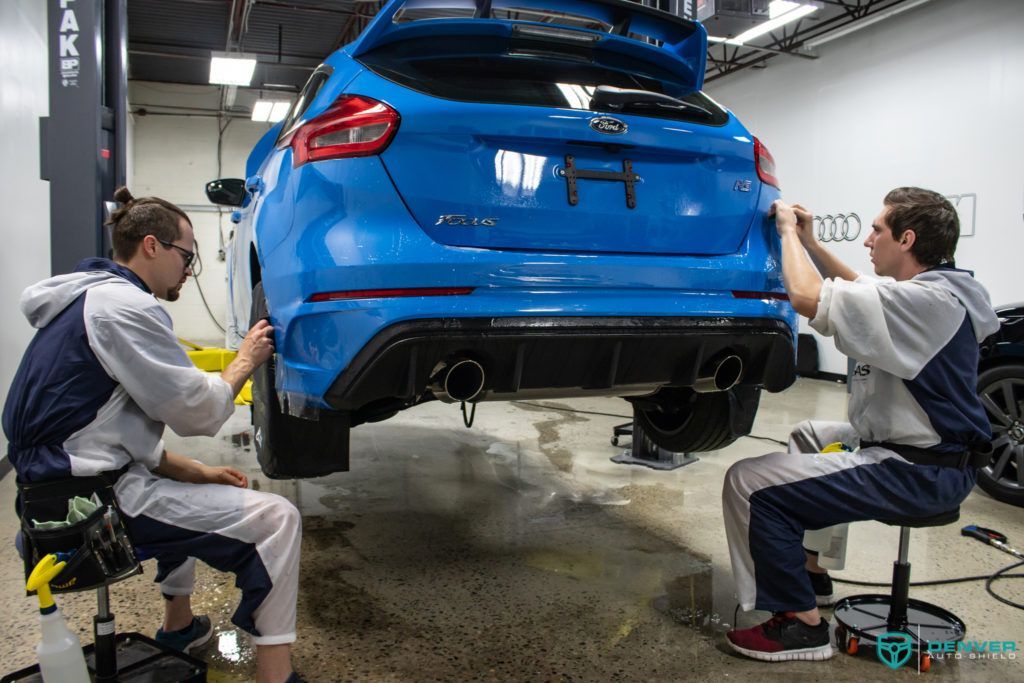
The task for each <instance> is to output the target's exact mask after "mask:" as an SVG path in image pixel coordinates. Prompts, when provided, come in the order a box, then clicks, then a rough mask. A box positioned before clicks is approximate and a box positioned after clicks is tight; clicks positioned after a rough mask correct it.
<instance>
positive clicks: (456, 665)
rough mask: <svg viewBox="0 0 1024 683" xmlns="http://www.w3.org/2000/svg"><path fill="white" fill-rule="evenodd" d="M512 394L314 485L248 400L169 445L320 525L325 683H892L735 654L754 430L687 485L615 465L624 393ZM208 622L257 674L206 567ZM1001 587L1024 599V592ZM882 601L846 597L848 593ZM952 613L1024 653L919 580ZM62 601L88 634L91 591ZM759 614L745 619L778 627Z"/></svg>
mask: <svg viewBox="0 0 1024 683" xmlns="http://www.w3.org/2000/svg"><path fill="white" fill-rule="evenodd" d="M845 402H846V394H845V388H844V387H843V386H841V385H836V384H831V383H828V382H822V381H811V380H801V381H800V382H798V383H797V384H796V385H795V386H794V387H793V388H791V389H790V390H788V391H787V392H785V393H783V394H777V395H767V394H766V395H765V396H764V398H763V399H762V404H761V406H762V407H761V411H760V413H759V415H758V419H757V423H756V424H755V428H754V434H756V435H760V436H767V437H773V438H779V439H785V438H786V436H787V434H788V430H789V427H790V425H792V424H793V423H795V422H797V421H799V420H801V419H805V418H808V417H812V418H817V419H841V418H842V417H843V414H844V411H845ZM538 403H542V404H544V405H546V406H549V407H546V408H542V407H537V406H536V405H524V404H512V403H493V404H486V403H485V404H482V405H481V406H480V407H479V408H478V410H477V419H476V425H475V426H474V428H473V429H465V428H464V427H463V426H462V423H461V417H460V416H459V414H458V409H457V407H455V406H449V405H443V404H439V403H434V404H430V405H426V406H421V407H419V408H416V409H413V410H411V411H407V412H405V413H403V414H401V415H399V416H398V417H396V418H394V419H392V420H389V421H387V422H383V423H379V424H374V425H367V426H361V427H359V428H357V429H355V430H354V431H353V440H352V441H353V443H352V454H353V455H352V471H351V472H349V473H342V474H337V475H333V476H331V477H326V478H322V479H316V480H308V481H299V482H274V481H268V480H267V479H265V478H264V477H263V476H262V474H261V473H260V472H259V470H258V468H257V466H256V463H255V457H254V455H253V453H252V451H251V449H249V448H248V447H246V446H245V445H243V444H244V443H246V442H247V439H248V437H247V432H246V430H247V429H248V426H249V425H248V409H239V411H238V412H237V413H236V415H235V416H234V418H232V420H231V421H230V422H229V423H228V425H226V426H225V428H224V430H223V431H222V433H221V435H219V436H218V437H216V438H212V439H207V438H194V439H187V440H186V439H179V438H177V437H175V436H174V435H169V438H168V445H169V447H170V448H171V449H172V450H177V451H179V452H184V453H188V454H191V455H193V456H196V457H199V458H201V459H204V460H206V461H207V462H217V463H223V464H230V465H233V466H235V467H238V468H240V469H243V470H245V471H246V472H247V473H248V474H249V475H250V477H251V478H252V479H253V480H254V485H258V486H259V487H260V488H262V489H264V490H272V491H275V492H278V493H281V494H282V495H285V496H287V497H288V498H290V499H291V500H292V501H294V502H295V503H296V505H297V506H298V507H299V509H300V510H301V511H302V513H303V523H304V529H305V531H304V538H303V556H302V578H301V586H300V594H299V626H298V631H299V642H298V644H297V646H296V648H295V663H296V666H297V668H298V669H299V671H300V672H301V673H303V674H304V675H305V676H306V677H307V678H308V679H309V680H311V681H464V680H482V681H492V680H493V681H607V680H619V681H679V680H697V681H701V680H715V681H718V680H723V679H729V680H753V679H757V678H764V677H771V678H773V679H775V678H783V677H787V678H798V679H802V680H829V681H864V680H895V679H896V678H904V679H905V678H906V677H907V676H914V675H917V672H916V671H915V670H913V669H912V668H910V667H909V665H908V667H905V668H904V669H902V670H900V671H896V672H894V671H891V670H889V669H888V668H886V667H885V666H884V665H883V664H881V663H880V662H879V661H878V660H877V659H876V658H875V656H874V653H873V651H872V650H869V649H865V650H864V651H862V652H861V653H860V654H859V655H858V656H856V657H850V656H847V655H842V654H837V655H836V656H835V657H834V658H833V659H832V660H830V661H829V662H825V663H815V662H789V663H780V664H766V663H761V662H755V661H751V660H748V659H744V658H742V657H740V656H738V655H735V654H733V653H732V652H731V651H730V650H729V649H728V647H727V646H726V645H725V642H724V636H723V633H724V631H725V630H727V629H728V628H730V625H731V624H733V621H734V619H733V615H734V610H735V606H736V603H735V598H734V594H733V590H734V587H733V581H732V576H731V572H730V569H729V559H728V552H727V548H726V545H725V536H724V531H723V527H722V518H721V503H720V492H721V484H722V478H723V476H724V474H725V471H726V469H727V468H728V467H729V465H731V464H732V463H733V462H735V461H736V460H738V459H740V458H744V457H749V456H753V455H759V454H762V453H764V452H768V451H771V450H776V449H777V447H776V446H775V445H773V444H772V443H770V442H766V441H759V440H756V439H751V438H745V439H741V440H739V441H738V442H737V443H736V444H734V445H732V446H731V447H729V448H728V449H725V450H723V451H721V452H718V453H713V454H707V455H703V456H701V459H700V461H699V462H698V463H696V464H694V465H691V466H688V467H685V468H683V469H681V470H676V471H674V472H668V473H663V472H655V471H652V470H649V469H646V468H640V467H631V466H625V465H616V464H613V463H611V462H609V457H611V456H612V455H615V454H616V453H617V452H618V450H619V449H616V448H613V447H612V446H610V445H609V441H608V439H609V436H610V434H611V430H612V426H613V425H615V424H618V423H621V422H623V421H624V420H623V419H622V418H617V417H611V416H603V415H593V414H583V413H574V412H567V411H565V410H555V409H554V408H556V407H558V408H567V409H568V408H571V409H574V410H586V411H595V412H603V413H617V414H619V415H626V414H627V413H628V406H627V404H626V403H625V402H623V401H621V400H616V399H589V400H571V401H543V402H538ZM13 480H14V477H13V475H8V476H7V477H6V478H5V479H4V480H3V481H2V482H0V509H3V510H4V511H5V513H4V514H3V515H2V518H0V536H2V537H3V538H11V537H12V536H13V534H14V531H15V528H16V523H15V518H14V514H13V501H14V481H13ZM970 523H974V524H978V525H980V526H986V527H991V528H995V529H999V530H1001V531H1003V532H1004V533H1006V534H1007V536H1009V538H1010V543H1011V545H1016V546H1018V547H1020V546H1024V515H1022V514H1021V510H1020V509H1019V508H1014V507H1010V506H1007V505H1004V504H1002V503H998V502H996V501H994V500H992V499H990V498H989V497H987V496H986V495H985V494H984V493H982V492H980V491H977V492H975V493H974V494H972V495H971V496H970V498H968V499H967V501H965V503H964V505H963V506H962V516H961V522H960V523H958V524H954V525H950V526H947V527H941V528H931V529H921V530H917V531H914V532H913V534H912V543H911V545H912V547H911V562H912V563H913V566H914V573H913V578H914V579H915V580H929V579H932V580H933V579H942V578H949V577H955V576H966V575H975V574H988V573H991V572H993V571H995V570H997V569H999V568H1001V567H1004V566H1006V565H1008V564H1010V562H1011V560H1012V559H1013V558H1011V557H1010V556H1009V555H1006V554H1004V553H1000V552H999V551H997V550H995V549H991V548H987V547H985V546H983V545H982V544H980V543H978V542H977V541H973V540H969V539H965V538H962V537H961V536H960V527H961V526H962V525H964V524H970ZM897 539H898V530H897V529H895V528H891V527H887V526H884V525H881V524H877V523H872V522H867V523H862V524H858V525H855V526H854V527H853V529H852V533H851V537H850V553H849V560H848V566H847V569H846V570H845V571H844V572H841V573H837V574H835V575H836V576H837V577H843V576H845V577H848V578H855V579H862V580H876V581H888V580H889V574H890V571H891V563H892V560H893V559H894V557H895V555H896V545H897ZM145 570H146V571H145V575H144V576H141V577H135V578H133V579H130V580H128V581H125V582H122V583H120V584H117V585H115V586H114V587H113V588H112V608H113V611H114V612H115V614H116V615H117V619H118V621H117V623H118V629H119V630H121V631H142V632H145V633H149V634H152V632H153V631H155V630H156V628H157V626H158V625H159V619H160V616H159V615H160V614H161V609H162V608H161V598H160V596H159V592H158V590H157V588H156V586H155V585H153V584H152V577H153V574H154V571H155V569H154V567H153V565H152V563H147V564H146V566H145ZM0 589H2V591H3V594H4V595H6V596H7V600H6V604H7V605H8V607H7V616H6V617H5V618H3V619H2V620H0V661H2V662H3V666H2V667H0V669H2V670H3V671H11V670H14V669H16V668H19V667H21V666H25V665H27V664H29V663H31V662H32V661H33V658H34V652H33V646H34V644H35V642H36V640H37V638H38V626H37V623H36V612H35V608H34V603H35V600H34V599H31V600H30V599H27V598H25V597H23V592H22V575H21V565H20V561H19V560H18V559H17V557H16V553H15V551H14V550H13V548H12V547H11V546H9V545H7V546H6V547H5V549H4V550H3V551H2V553H0ZM198 589H199V592H198V593H197V596H196V599H195V605H196V608H197V611H199V612H200V613H202V612H207V613H209V614H210V615H211V617H212V618H213V620H214V623H215V624H216V636H215V639H214V642H213V644H212V645H211V646H209V647H208V648H206V649H205V650H203V651H201V652H202V655H201V656H203V657H204V658H205V659H206V660H207V661H208V662H209V664H210V669H211V671H210V676H209V680H210V681H213V682H218V681H244V680H250V679H251V678H252V675H253V671H254V669H253V652H252V648H251V646H250V644H249V643H248V640H247V638H246V637H245V635H244V634H242V633H240V632H239V631H237V630H236V629H234V627H233V626H232V625H231V623H230V621H229V619H230V615H231V613H232V611H233V610H234V607H235V604H236V602H237V597H238V592H237V590H236V589H235V588H234V586H233V583H232V581H231V580H230V579H229V578H228V577H227V576H225V575H221V574H218V573H217V572H214V571H212V570H209V569H207V568H205V567H202V568H201V569H200V572H199V581H198ZM998 590H999V591H1000V592H1001V593H1002V594H1004V595H1006V596H1007V597H1009V598H1011V599H1013V600H1016V601H1018V602H1021V601H1024V582H1021V581H1020V580H1010V581H1005V582H1002V583H1001V584H999V586H998ZM857 592H874V590H873V589H866V590H865V589H858V588H856V587H852V586H843V585H840V586H839V593H840V595H850V594H854V593H857ZM911 595H912V596H914V597H917V598H920V599H924V600H931V601H934V602H937V603H938V604H940V605H942V606H944V607H946V608H948V609H950V610H952V611H953V612H955V613H956V614H958V615H959V616H960V617H961V618H963V619H964V620H965V621H966V623H967V625H968V638H973V639H977V640H989V639H993V640H999V641H1015V642H1016V643H1017V646H1018V647H1019V648H1024V628H1022V626H1024V620H1022V614H1021V612H1020V611H1018V610H1015V609H1013V608H1011V607H1008V606H1006V605H1003V604H1000V603H998V602H996V601H995V600H993V599H992V598H991V597H989V596H988V595H987V594H986V593H985V590H984V584H983V582H980V581H976V582H973V583H967V584H957V585H952V586H941V587H935V588H918V589H912V592H911ZM58 603H59V604H60V606H61V607H62V609H63V610H64V612H65V613H66V614H68V615H69V616H70V619H71V621H72V623H73V625H74V627H76V628H77V629H78V632H79V633H80V634H81V636H82V639H83V642H87V641H89V640H90V639H91V633H90V629H91V621H90V619H91V615H92V614H93V612H95V599H94V594H92V593H86V594H77V595H65V596H60V597H59V598H58ZM766 617H767V615H765V614H761V613H752V614H742V615H740V618H739V621H740V624H741V625H743V626H746V625H752V624H755V623H758V622H759V621H761V620H763V619H764V618H766ZM927 675H928V676H930V677H931V678H932V679H938V680H947V679H953V680H965V681H991V680H1001V681H1010V680H1020V681H1024V653H1022V655H1021V656H1020V657H1018V658H1016V659H1001V660H968V659H963V660H961V661H946V662H942V663H937V664H936V665H935V666H933V668H932V671H931V672H930V673H929V674H927Z"/></svg>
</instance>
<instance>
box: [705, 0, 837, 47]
mask: <svg viewBox="0 0 1024 683" xmlns="http://www.w3.org/2000/svg"><path fill="white" fill-rule="evenodd" d="M817 11H818V8H817V6H816V5H805V4H802V3H796V2H789V1H788V0H774V2H772V3H771V4H770V5H768V12H769V16H770V17H771V18H770V19H769V20H768V21H765V22H763V23H760V24H758V25H757V26H755V27H754V28H752V29H750V30H749V31H744V32H743V33H741V34H739V35H738V36H736V37H735V38H731V39H729V40H725V41H721V40H720V41H716V42H727V43H729V44H732V45H742V44H743V43H746V42H747V41H750V40H753V39H754V38H757V37H759V36H763V35H764V34H766V33H770V32H772V31H774V30H775V29H777V28H779V27H780V26H785V25H786V24H788V23H791V22H794V21H796V20H797V19H802V18H803V17H806V16H807V15H808V14H810V13H811V12H817ZM709 40H710V39H709Z"/></svg>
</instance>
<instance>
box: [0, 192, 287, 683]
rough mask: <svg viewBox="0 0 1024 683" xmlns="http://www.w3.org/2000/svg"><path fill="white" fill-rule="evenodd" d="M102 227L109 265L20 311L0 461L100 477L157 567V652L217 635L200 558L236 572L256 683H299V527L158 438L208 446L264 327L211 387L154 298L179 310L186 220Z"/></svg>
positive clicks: (250, 366) (85, 268)
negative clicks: (18, 348)
mask: <svg viewBox="0 0 1024 683" xmlns="http://www.w3.org/2000/svg"><path fill="white" fill-rule="evenodd" d="M114 198H115V199H116V200H117V201H118V202H120V203H121V207H120V208H119V209H118V210H117V211H115V212H114V213H113V215H112V216H111V218H110V220H109V225H110V226H111V229H112V242H113V260H108V259H102V258H90V259H86V260H84V261H82V262H81V263H80V264H79V265H78V267H77V268H76V269H75V271H74V272H72V273H68V274H65V275H58V276H56V277H51V278H49V279H46V280H43V281H42V282H39V283H37V284H35V285H32V286H30V287H29V288H27V289H26V290H25V291H24V293H23V294H22V296H21V310H22V312H23V313H24V314H25V316H26V318H28V320H29V322H30V323H31V324H32V326H33V327H35V328H37V329H38V332H36V335H35V337H34V338H33V340H32V342H31V344H30V345H29V347H28V350H27V351H26V352H25V355H24V357H23V358H22V361H21V365H20V367H19V368H18V372H17V374H16V375H15V378H14V382H13V384H12V385H11V388H10V391H9V393H8V396H7V403H6V405H5V406H4V411H3V428H4V432H5V434H6V435H7V438H8V440H9V447H8V458H9V460H10V462H11V464H12V465H13V466H14V468H15V470H16V471H17V474H18V481H19V483H22V484H28V483H37V482H43V481H50V480H55V479H63V478H67V477H78V476H96V475H101V476H104V477H105V478H107V479H108V480H110V481H112V482H113V485H114V491H115V494H116V496H117V501H118V504H119V506H120V508H121V510H122V512H123V516H124V520H125V523H126V525H127V527H128V530H129V534H130V536H131V539H132V541H133V543H134V544H135V545H136V546H137V548H138V549H139V553H140V555H142V556H144V557H155V558H156V560H157V575H156V580H157V581H159V582H160V589H161V591H162V593H163V594H164V597H165V601H164V607H165V613H164V622H163V625H162V628H160V629H159V631H158V632H157V640H158V641H161V642H162V643H164V644H166V645H169V646H171V647H174V648H176V649H179V650H183V651H186V652H187V651H188V650H190V649H192V648H195V647H198V646H199V645H202V644H203V643H205V642H206V641H208V640H209V639H210V637H211V636H212V634H213V628H212V624H211V623H210V620H209V618H208V617H206V616H195V615H194V614H193V613H192V606H191V600H190V596H191V594H192V590H193V584H194V581H195V560H196V558H198V559H200V560H202V561H204V562H206V563H207V564H209V565H210V566H212V567H214V568H216V569H218V570H221V571H230V572H233V573H234V574H235V575H236V577H237V579H236V584H237V585H238V586H239V587H240V588H241V589H242V600H241V604H240V605H239V606H238V609H237V610H236V611H235V613H234V616H233V617H232V621H233V622H234V623H235V624H236V625H237V626H238V627H239V628H242V629H244V630H245V631H247V632H249V633H250V634H252V636H253V641H254V643H255V645H256V657H257V675H258V680H259V681H260V683H282V682H286V683H297V682H299V681H301V679H300V678H299V677H298V676H297V675H296V674H295V672H294V671H293V670H292V665H291V643H292V642H293V641H294V640H295V610H296V597H297V590H298V572H299V546H300V541H301V535H302V534H301V520H300V517H299V513H298V511H297V510H296V509H295V507H294V506H293V505H292V504H291V503H290V502H289V501H288V500H286V499H285V498H282V497H281V496H277V495H274V494H270V493H263V492H259V491H252V490H249V489H248V488H247V487H248V480H247V479H246V477H245V475H244V474H242V473H241V472H239V471H238V470H235V469H233V468H231V467H220V466H209V465H205V464H203V463H200V462H198V461H196V460H192V459H190V458H187V457H184V456H182V455H178V454H176V453H172V452H169V451H168V450H166V448H165V447H164V442H163V439H162V438H161V437H162V434H163V431H164V426H165V425H166V426H169V427H170V428H171V429H172V430H173V431H174V432H175V433H177V434H179V435H181V436H193V435H205V436H213V435H214V434H216V433H217V431H218V430H219V429H220V427H221V425H223V424H224V423H225V422H226V421H227V419H228V418H229V417H231V415H232V414H233V413H234V397H235V395H237V394H238V392H239V391H240V390H241V388H242V385H243V384H244V383H245V381H246V380H247V379H248V378H249V377H250V376H251V375H252V373H253V371H254V370H255V369H256V368H257V367H259V366H260V365H261V364H262V363H264V362H265V361H266V360H267V359H268V358H270V356H271V354H273V352H274V341H273V328H272V327H271V326H270V324H269V323H268V322H267V321H260V322H258V323H257V324H256V325H254V326H253V328H252V329H251V330H250V331H249V333H248V334H247V335H246V337H245V339H244V340H243V342H242V344H241V347H240V348H239V350H238V355H237V356H236V358H235V360H234V361H232V363H231V364H230V365H229V366H228V367H227V368H226V369H225V370H224V372H223V373H221V375H220V376H219V377H218V376H216V375H212V374H209V373H206V372H203V371H201V370H199V369H197V368H196V367H194V366H193V365H192V363H191V362H190V361H189V358H188V356H187V355H186V354H185V352H184V350H183V349H182V348H181V346H180V345H179V344H178V342H177V339H176V337H175V334H174V331H173V329H172V323H171V318H170V316H169V315H168V314H167V311H166V310H165V309H164V308H163V306H161V305H160V303H159V302H158V299H163V300H165V301H175V300H176V299H177V298H178V296H179V294H180V292H181V287H182V285H184V284H185V281H186V279H187V278H188V276H189V275H191V274H192V262H193V259H194V258H195V236H194V234H193V230H192V224H191V222H190V221H189V219H188V216H186V215H185V213H184V212H183V211H182V210H181V209H180V208H178V207H177V206H175V205H174V204H171V203H170V202H168V201H165V200H163V199H160V198H157V197H142V198H139V199H136V198H134V197H132V195H131V193H130V192H129V191H128V190H127V188H123V187H122V188H120V189H119V190H118V191H117V193H115V195H114Z"/></svg>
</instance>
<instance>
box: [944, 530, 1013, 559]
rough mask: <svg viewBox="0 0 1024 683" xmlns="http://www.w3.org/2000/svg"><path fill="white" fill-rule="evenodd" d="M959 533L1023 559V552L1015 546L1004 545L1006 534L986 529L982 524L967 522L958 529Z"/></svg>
mask: <svg viewBox="0 0 1024 683" xmlns="http://www.w3.org/2000/svg"><path fill="white" fill-rule="evenodd" d="M960 535H962V536H971V537H973V538H976V539H978V540H979V541H981V542H982V543H987V544H988V545H990V546H992V547H993V548H999V549H1000V550H1002V551H1003V552H1004V553H1009V554H1011V555H1013V556H1014V557H1017V558H1020V559H1022V560H1024V553H1022V552H1021V551H1019V550H1017V549H1016V548H1013V547H1011V546H1008V545H1006V536H1005V535H1004V534H1001V533H999V532H998V531H995V530H994V529H986V528H985V527H983V526H976V525H974V524H969V525H968V526H965V527H964V528H963V529H961V530H960Z"/></svg>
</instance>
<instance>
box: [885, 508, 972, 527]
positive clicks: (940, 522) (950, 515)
mask: <svg viewBox="0 0 1024 683" xmlns="http://www.w3.org/2000/svg"><path fill="white" fill-rule="evenodd" d="M958 519H960V508H959V507H956V508H953V509H952V510H948V511H946V512H940V513H939V514H937V515H932V516H931V517H894V518H893V519H880V520H878V521H879V522H881V523H882V524H888V525H889V526H908V527H910V528H912V529H923V528H924V527H926V526H945V525H946V524H952V523H953V522H955V521H957V520H958Z"/></svg>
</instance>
